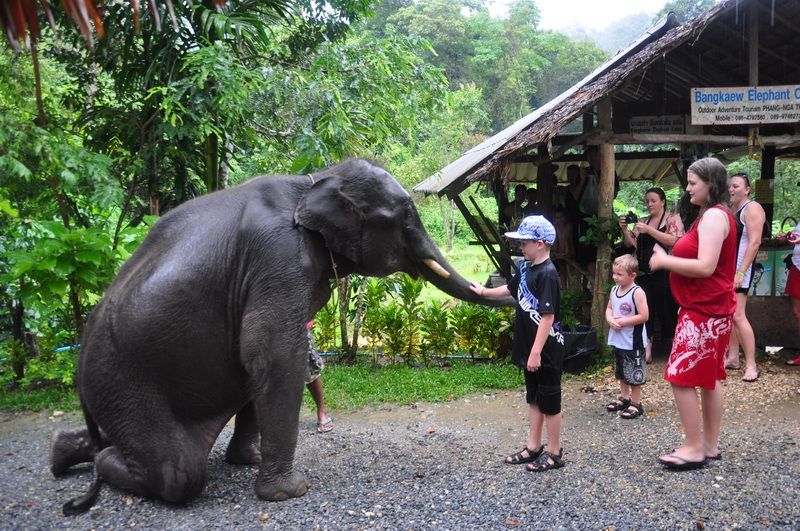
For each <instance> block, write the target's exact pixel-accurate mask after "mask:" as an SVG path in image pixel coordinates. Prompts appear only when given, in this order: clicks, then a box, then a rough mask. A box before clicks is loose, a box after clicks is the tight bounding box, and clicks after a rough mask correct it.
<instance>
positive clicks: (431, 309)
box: [420, 301, 455, 367]
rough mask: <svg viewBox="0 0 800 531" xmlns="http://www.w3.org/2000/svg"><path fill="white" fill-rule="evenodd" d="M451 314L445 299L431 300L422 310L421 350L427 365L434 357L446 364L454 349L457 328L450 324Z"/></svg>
mask: <svg viewBox="0 0 800 531" xmlns="http://www.w3.org/2000/svg"><path fill="white" fill-rule="evenodd" d="M449 315H450V311H449V308H448V305H447V303H446V302H443V301H429V302H428V304H427V305H425V307H423V308H422V311H421V312H420V319H421V320H420V329H421V330H422V333H423V338H422V345H421V348H420V352H421V358H422V362H423V363H424V364H425V366H426V367H428V366H429V364H430V362H431V360H432V359H436V360H437V362H438V363H439V366H444V362H445V359H447V356H448V355H450V354H451V353H452V351H453V346H454V341H453V340H454V338H455V330H453V327H452V326H450V319H449Z"/></svg>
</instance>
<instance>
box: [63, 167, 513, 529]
mask: <svg viewBox="0 0 800 531" xmlns="http://www.w3.org/2000/svg"><path fill="white" fill-rule="evenodd" d="M398 271H404V272H406V273H407V274H409V275H411V276H413V277H415V278H417V277H419V276H421V277H423V278H425V279H427V280H428V281H430V282H431V283H432V284H434V285H435V286H437V287H438V288H439V289H441V290H442V291H444V292H446V293H448V294H449V295H451V296H453V297H456V298H459V299H462V300H464V301H469V302H473V303H478V304H483V305H487V306H500V305H510V304H513V299H509V300H503V299H497V298H483V297H481V296H479V295H477V294H475V293H473V292H472V291H471V290H470V289H469V283H468V282H467V281H466V280H465V279H464V278H462V277H461V276H460V275H458V274H457V273H456V272H455V271H454V270H453V268H452V267H451V266H450V265H449V264H448V263H447V261H446V260H445V259H444V258H443V256H442V254H441V252H440V251H439V249H438V247H437V246H436V244H435V243H434V242H433V241H432V239H431V238H430V236H429V235H428V234H427V232H426V231H425V229H424V227H423V225H422V222H421V221H420V218H419V214H418V213H417V211H416V208H415V207H414V204H413V202H412V200H411V196H410V195H409V194H408V192H407V191H406V190H405V189H403V187H402V186H401V185H400V184H399V183H398V182H397V181H396V180H395V179H394V177H392V176H391V175H390V174H389V173H388V172H386V171H385V170H383V169H382V168H380V167H378V166H376V165H374V164H372V163H370V162H367V161H364V160H357V159H353V160H348V161H345V162H343V163H341V164H338V165H335V166H332V167H330V168H328V169H326V170H324V171H321V172H319V173H313V174H309V175H302V176H298V175H279V176H260V177H256V178H253V179H251V180H249V181H247V182H245V183H243V184H241V185H239V186H236V187H232V188H229V189H225V190H221V191H217V192H213V193H210V194H207V195H204V196H201V197H198V198H195V199H193V200H191V201H188V202H186V203H184V204H182V205H180V206H179V207H177V208H175V209H173V210H171V211H169V212H168V213H167V214H166V215H164V216H163V217H161V218H160V219H159V220H158V222H156V223H155V224H154V225H153V227H152V229H151V231H150V233H149V234H148V236H147V237H146V238H145V239H144V241H143V242H142V244H141V245H140V246H139V248H138V249H137V250H136V251H135V252H134V253H133V254H132V255H131V257H130V258H129V259H128V260H127V261H126V262H125V264H123V266H122V267H121V268H120V271H119V273H118V274H117V276H116V278H115V279H114V280H113V282H112V283H111V284H110V286H109V287H108V289H107V290H106V293H105V294H104V295H103V298H102V299H101V300H100V302H99V303H98V304H97V306H96V307H95V309H94V310H93V311H92V313H91V315H90V316H89V318H88V320H87V323H86V326H85V328H84V332H83V335H82V337H81V347H80V354H79V359H78V369H77V390H78V395H79V397H80V404H81V408H82V410H83V414H84V418H85V423H86V426H85V427H83V428H77V429H64V430H57V431H56V432H54V433H53V435H52V440H51V459H50V468H51V472H52V473H53V474H54V476H56V477H58V476H61V475H63V474H65V473H66V472H67V470H68V469H69V468H70V467H71V466H73V465H75V464H78V463H84V462H92V463H93V470H94V481H93V483H92V486H91V487H90V489H89V491H88V492H87V493H86V494H85V495H83V496H81V497H79V498H76V499H74V500H71V501H69V502H68V503H67V504H65V506H64V512H65V514H77V513H79V512H83V511H86V510H88V509H89V507H91V505H92V504H93V503H94V502H95V500H96V498H97V495H98V493H99V490H100V485H101V482H102V481H106V482H108V483H110V484H112V485H114V486H116V487H118V488H120V489H122V490H125V491H129V492H131V493H134V494H137V495H141V496H146V497H153V498H159V499H161V500H164V501H166V502H170V503H175V504H183V503H186V502H189V501H191V500H192V499H194V498H196V497H197V496H198V495H199V494H200V493H201V491H202V490H203V488H204V486H205V484H206V481H207V468H206V465H207V458H208V454H209V452H210V451H211V448H212V446H213V445H214V443H215V441H216V439H217V437H218V435H219V434H220V432H221V431H222V429H223V428H224V426H225V425H226V424H227V423H228V422H229V421H230V419H231V418H233V417H234V416H235V421H234V428H233V435H232V437H231V440H230V443H229V445H228V447H227V451H226V459H227V461H229V462H231V463H238V464H259V466H260V468H259V473H258V476H257V479H256V484H255V491H256V494H257V495H258V496H259V497H260V498H262V499H264V500H270V501H280V500H286V499H288V498H292V497H297V496H302V495H303V494H304V493H305V492H306V491H307V489H308V488H309V487H310V484H309V482H308V481H307V480H306V479H305V477H304V475H303V474H302V473H300V472H299V471H297V470H295V469H294V467H293V461H294V454H295V447H296V444H297V437H298V424H299V415H300V406H301V401H302V393H303V374H304V368H305V364H306V360H307V336H306V327H305V324H306V322H307V321H309V320H310V319H311V318H312V317H313V316H314V314H315V313H316V312H317V311H318V310H319V309H320V308H322V307H323V306H324V304H325V303H326V302H327V300H328V298H329V297H330V295H331V290H332V286H331V284H332V282H331V280H332V279H334V278H343V277H345V276H347V275H349V274H351V273H359V274H362V275H367V276H385V275H389V274H391V273H395V272H398Z"/></svg>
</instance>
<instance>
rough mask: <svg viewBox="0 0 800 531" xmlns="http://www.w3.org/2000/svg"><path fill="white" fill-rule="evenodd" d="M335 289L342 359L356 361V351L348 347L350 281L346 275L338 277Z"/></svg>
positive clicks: (349, 361)
mask: <svg viewBox="0 0 800 531" xmlns="http://www.w3.org/2000/svg"><path fill="white" fill-rule="evenodd" d="M336 291H337V293H338V295H339V331H340V333H341V335H342V344H341V349H342V361H344V362H345V363H353V362H355V361H356V353H355V350H352V349H351V348H350V342H349V341H348V340H347V337H348V334H347V309H348V306H349V302H350V282H349V281H348V279H347V277H345V278H340V279H339V280H338V281H337V286H336Z"/></svg>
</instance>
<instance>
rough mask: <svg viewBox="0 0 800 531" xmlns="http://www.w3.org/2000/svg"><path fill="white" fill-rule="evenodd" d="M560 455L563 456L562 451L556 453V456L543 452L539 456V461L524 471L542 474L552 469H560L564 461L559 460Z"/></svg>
mask: <svg viewBox="0 0 800 531" xmlns="http://www.w3.org/2000/svg"><path fill="white" fill-rule="evenodd" d="M562 455H564V450H563V449H562V450H561V451H560V452H558V455H556V454H551V453H550V452H547V451H544V452H542V455H540V456H539V459H537V460H536V461H534V462H533V463H531V464H530V465H528V466H526V467H525V469H526V470H528V471H529V472H544V471H546V470H552V469H554V468H562V467H563V466H564V461H563V459H561V456H562Z"/></svg>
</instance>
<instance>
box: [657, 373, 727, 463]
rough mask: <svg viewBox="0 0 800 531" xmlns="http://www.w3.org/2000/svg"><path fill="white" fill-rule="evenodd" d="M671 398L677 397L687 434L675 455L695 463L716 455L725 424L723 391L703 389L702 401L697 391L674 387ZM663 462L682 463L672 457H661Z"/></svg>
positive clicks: (690, 388)
mask: <svg viewBox="0 0 800 531" xmlns="http://www.w3.org/2000/svg"><path fill="white" fill-rule="evenodd" d="M672 394H673V395H674V396H675V405H676V406H677V407H678V413H679V414H680V417H681V423H683V429H684V431H685V433H686V438H685V440H684V444H683V446H681V447H680V448H677V449H676V450H675V452H674V454H672V455H674V456H677V457H679V458H681V459H685V460H686V461H693V462H699V461H702V460H703V459H705V458H706V457H707V456H714V455H717V454H718V453H719V430H720V425H721V423H722V398H723V393H722V387H721V386H720V385H719V383H717V384H716V386H715V388H714V390H713V391H709V390H708V389H700V400H698V398H697V391H696V390H695V388H694V387H681V386H678V385H674V384H673V385H672ZM701 404H702V411H701ZM661 459H662V460H663V461H670V462H673V463H676V464H680V463H681V462H680V461H679V460H678V459H674V458H672V457H671V456H670V455H669V454H668V455H663V456H661Z"/></svg>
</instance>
